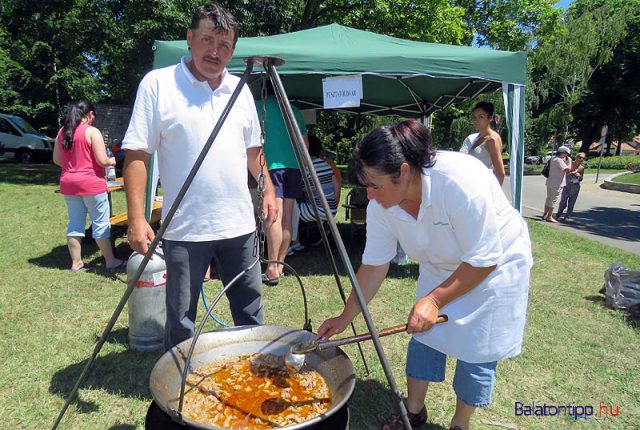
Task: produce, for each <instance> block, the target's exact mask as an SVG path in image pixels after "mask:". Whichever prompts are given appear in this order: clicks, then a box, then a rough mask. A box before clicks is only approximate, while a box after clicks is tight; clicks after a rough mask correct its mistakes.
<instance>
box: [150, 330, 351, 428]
mask: <svg viewBox="0 0 640 430" xmlns="http://www.w3.org/2000/svg"><path fill="white" fill-rule="evenodd" d="M314 338H315V335H314V334H313V333H311V332H308V331H305V330H299V329H294V328H291V327H284V326H266V325H262V326H239V327H230V328H225V329H220V330H216V331H213V332H208V333H203V334H202V335H200V337H199V338H198V341H197V343H196V346H195V348H194V352H193V356H192V361H191V365H190V368H191V369H192V370H193V369H197V368H198V367H200V366H202V365H204V364H209V363H212V362H214V361H221V360H224V359H226V358H230V357H234V356H237V355H240V354H242V353H248V354H255V353H271V354H276V355H284V354H286V352H288V351H289V349H290V347H291V345H293V344H295V343H298V342H304V341H309V340H312V339H314ZM191 342H192V339H188V340H186V341H184V342H182V343H180V344H179V345H177V346H175V347H174V348H172V349H171V350H169V351H167V352H165V353H164V354H163V355H162V356H161V357H160V359H159V360H158V361H157V362H156V364H155V366H154V367H153V370H152V371H151V375H150V377H149V386H150V389H151V394H152V396H153V399H154V401H155V402H156V404H157V405H158V406H159V407H160V408H161V409H162V410H163V411H164V412H165V413H167V414H168V415H169V416H171V417H172V418H174V419H175V417H177V416H178V413H177V408H178V406H177V404H178V401H179V396H180V385H181V382H182V378H181V377H182V369H183V365H184V361H185V359H186V355H187V352H188V350H189V347H190V346H191ZM307 363H308V365H309V366H311V367H312V368H314V369H315V370H317V371H318V372H320V374H321V375H322V376H323V377H324V379H325V381H326V382H327V385H328V386H329V389H330V391H331V397H332V404H331V406H330V408H329V410H328V411H327V412H326V413H324V414H322V415H320V416H318V417H316V418H313V419H311V420H308V421H305V422H303V423H299V424H294V425H291V426H286V427H281V428H286V429H290V430H293V429H302V428H306V427H308V426H312V425H314V424H317V423H319V422H320V421H322V420H324V419H326V418H327V417H329V416H331V415H333V414H334V413H335V412H337V411H339V410H340V409H341V408H342V407H343V406H344V405H345V404H346V402H347V401H348V400H349V397H350V396H351V394H352V393H353V389H354V388H355V374H354V371H353V365H352V364H351V360H350V359H349V357H348V356H347V355H346V354H345V353H344V351H342V350H341V349H340V348H331V349H328V350H325V351H321V352H317V353H313V354H310V355H309V357H308V358H307ZM183 421H184V423H185V424H187V425H189V426H191V427H193V428H198V429H206V430H226V429H224V428H221V427H213V426H209V425H206V424H202V423H198V422H195V421H192V420H189V419H186V418H183Z"/></svg>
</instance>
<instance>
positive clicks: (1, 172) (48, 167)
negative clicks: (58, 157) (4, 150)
mask: <svg viewBox="0 0 640 430" xmlns="http://www.w3.org/2000/svg"><path fill="white" fill-rule="evenodd" d="M0 182H4V183H8V184H15V185H55V184H58V183H59V182H60V168H59V167H58V166H55V165H53V164H51V163H32V164H21V163H18V162H16V161H14V160H7V159H0Z"/></svg>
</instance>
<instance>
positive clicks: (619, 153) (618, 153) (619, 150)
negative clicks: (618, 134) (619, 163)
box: [616, 138, 624, 155]
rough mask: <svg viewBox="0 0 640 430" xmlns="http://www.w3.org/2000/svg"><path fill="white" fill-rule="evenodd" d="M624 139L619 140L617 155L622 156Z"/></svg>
mask: <svg viewBox="0 0 640 430" xmlns="http://www.w3.org/2000/svg"><path fill="white" fill-rule="evenodd" d="M622 145H624V144H623V143H622V138H619V139H618V147H617V148H616V155H622Z"/></svg>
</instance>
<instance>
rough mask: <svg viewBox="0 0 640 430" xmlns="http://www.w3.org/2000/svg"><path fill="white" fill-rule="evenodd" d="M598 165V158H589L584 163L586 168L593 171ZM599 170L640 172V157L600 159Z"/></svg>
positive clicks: (625, 156)
mask: <svg viewBox="0 0 640 430" xmlns="http://www.w3.org/2000/svg"><path fill="white" fill-rule="evenodd" d="M599 163H600V157H589V159H588V160H587V161H585V163H584V166H585V167H586V168H591V169H595V168H597V167H598V164H599ZM600 168H601V169H616V170H630V171H632V172H640V156H637V155H616V156H612V157H602V164H601V165H600Z"/></svg>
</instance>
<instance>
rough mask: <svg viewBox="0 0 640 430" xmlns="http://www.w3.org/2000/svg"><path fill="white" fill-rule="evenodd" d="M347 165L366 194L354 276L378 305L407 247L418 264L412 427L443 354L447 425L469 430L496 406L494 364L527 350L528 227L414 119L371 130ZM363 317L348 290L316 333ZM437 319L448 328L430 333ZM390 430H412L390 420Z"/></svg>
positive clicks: (482, 170)
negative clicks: (449, 370)
mask: <svg viewBox="0 0 640 430" xmlns="http://www.w3.org/2000/svg"><path fill="white" fill-rule="evenodd" d="M351 168H352V170H353V173H354V175H353V176H354V177H356V178H358V181H359V182H360V183H361V184H362V185H364V186H366V187H367V193H368V198H369V200H370V203H369V206H368V208H367V241H366V246H365V250H364V254H363V256H362V265H361V266H360V268H359V269H358V273H357V275H356V276H357V279H358V282H359V284H360V286H361V288H362V292H363V294H364V297H365V299H366V300H367V302H368V301H370V300H371V299H372V298H373V297H374V296H375V294H376V293H377V291H378V289H379V288H380V286H381V284H382V282H383V281H384V278H385V276H386V274H387V270H388V268H389V261H390V260H391V259H392V258H393V257H394V256H395V254H396V245H397V243H398V242H399V243H400V245H401V246H402V248H403V249H404V250H405V251H406V253H407V254H408V255H409V256H410V257H411V258H413V259H414V260H416V261H418V262H419V264H420V275H419V277H418V288H417V294H416V297H417V300H416V304H415V305H414V306H413V308H412V309H411V312H410V313H409V317H408V328H407V333H409V334H412V335H413V338H412V339H411V341H410V343H409V347H408V352H407V364H406V373H407V387H408V398H407V400H406V404H407V409H408V411H409V419H410V422H411V424H412V426H413V428H417V427H419V426H421V425H422V424H424V423H425V422H426V420H427V412H426V408H425V406H424V401H425V397H426V393H427V388H428V386H429V383H430V382H442V381H444V377H445V364H446V358H447V356H451V357H453V358H455V359H457V366H456V371H455V376H454V378H453V388H454V390H455V392H456V395H457V403H456V411H455V414H454V416H453V418H452V420H451V425H450V428H451V429H456V430H468V429H469V428H470V427H469V425H470V418H471V415H472V414H473V412H474V411H475V409H476V408H478V407H486V406H488V405H489V404H490V403H491V394H492V391H493V388H494V384H495V373H496V364H497V361H498V360H501V359H505V358H508V357H513V356H516V355H518V354H519V353H520V350H521V346H522V338H523V333H524V325H525V320H526V310H527V296H528V291H529V273H530V269H531V266H532V265H533V259H532V255H531V242H530V240H529V232H528V229H527V225H526V224H525V222H524V220H523V219H522V217H521V216H520V214H519V213H518V212H517V211H516V210H515V209H514V208H513V207H511V205H510V204H509V202H508V201H507V199H506V197H505V195H504V193H503V192H502V189H501V188H500V186H499V184H498V181H496V180H495V179H494V178H492V175H493V173H492V172H491V171H490V170H489V169H487V168H486V167H485V166H484V165H483V164H482V163H480V162H479V161H478V160H476V159H474V158H473V157H468V156H466V155H463V154H460V153H456V152H436V151H435V150H434V149H433V148H432V145H431V135H430V133H429V131H428V130H427V129H426V128H425V127H424V126H423V125H422V124H420V123H419V122H417V121H415V120H408V121H404V122H400V123H399V124H397V125H393V126H383V127H380V128H377V129H375V130H373V131H372V132H370V133H369V134H368V135H367V136H365V137H364V139H362V141H360V143H359V144H358V145H357V147H356V149H355V151H354V155H353V160H352V165H351ZM359 312H360V306H359V304H358V302H357V299H356V297H355V296H354V294H353V293H352V294H351V296H350V297H349V300H348V301H347V304H346V305H345V308H344V310H343V311H342V313H341V314H340V315H339V316H337V317H335V318H331V319H328V320H326V321H325V322H324V323H322V325H321V326H320V328H319V329H318V336H319V337H321V338H329V337H331V336H333V335H335V334H337V333H340V332H342V331H343V330H344V329H345V328H346V327H347V326H348V325H349V323H350V322H351V321H352V320H353V319H354V318H355V317H356V316H357V315H358V313H359ZM439 313H443V314H446V315H448V317H449V321H448V322H447V323H445V324H439V325H438V326H434V323H435V321H436V318H437V317H438V314H439ZM382 428H383V429H386V430H394V429H402V428H404V426H403V424H402V420H401V418H400V417H399V416H398V415H396V414H393V415H390V416H389V417H388V418H387V419H386V421H385V422H384V424H383V426H382Z"/></svg>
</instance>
